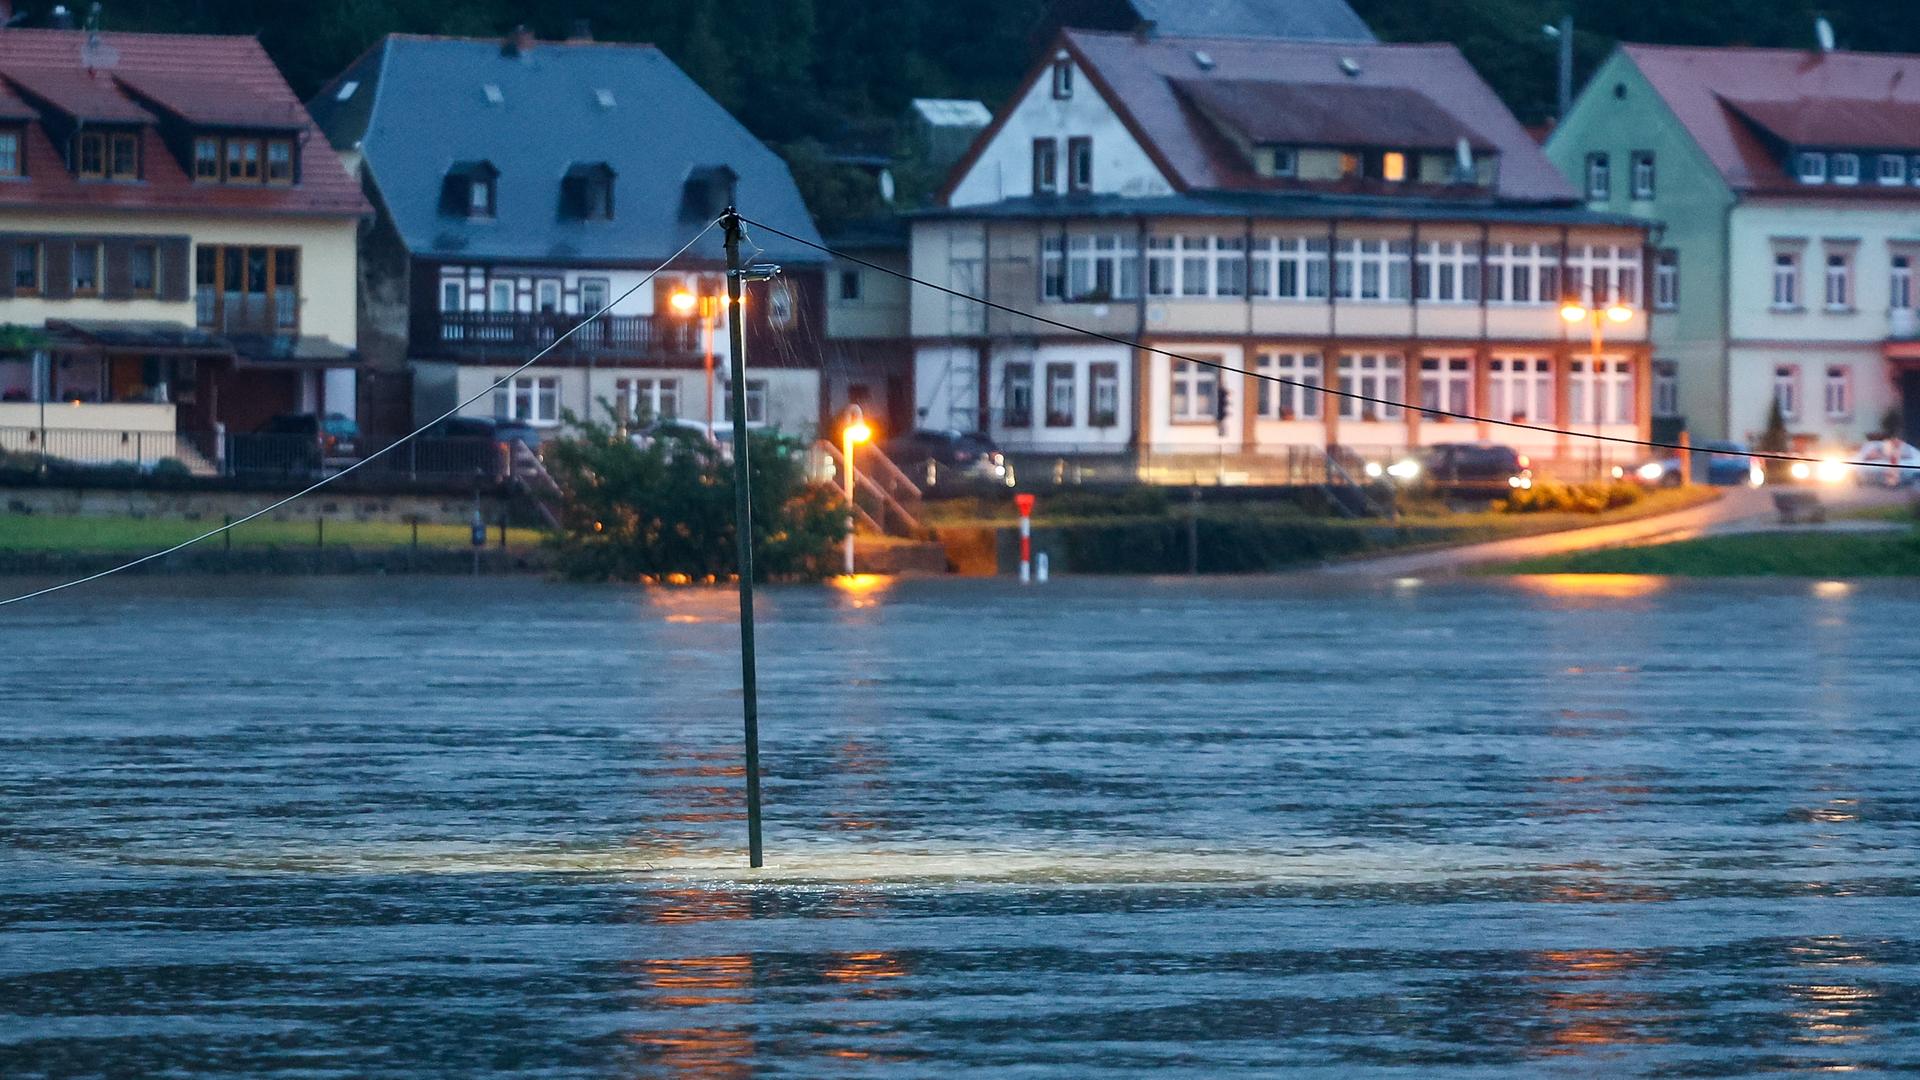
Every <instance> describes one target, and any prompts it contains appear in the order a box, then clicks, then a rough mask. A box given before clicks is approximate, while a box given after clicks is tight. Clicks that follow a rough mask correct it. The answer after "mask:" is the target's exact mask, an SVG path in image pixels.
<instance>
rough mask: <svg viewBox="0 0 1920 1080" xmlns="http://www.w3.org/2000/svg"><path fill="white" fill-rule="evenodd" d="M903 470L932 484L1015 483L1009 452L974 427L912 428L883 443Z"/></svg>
mask: <svg viewBox="0 0 1920 1080" xmlns="http://www.w3.org/2000/svg"><path fill="white" fill-rule="evenodd" d="M880 451H881V453H884V454H886V455H887V457H888V458H890V459H892V461H893V463H894V464H895V465H898V466H899V467H900V469H901V471H902V472H904V473H906V474H907V475H908V476H910V477H912V478H913V479H914V480H916V481H920V480H924V481H925V482H926V484H927V485H928V486H929V487H931V486H933V485H935V484H938V483H940V482H942V481H948V482H953V481H986V482H987V483H992V484H1007V485H1011V484H1012V483H1013V469H1012V467H1011V466H1010V465H1008V464H1007V458H1006V455H1004V454H1002V453H1001V452H1000V448H999V447H997V446H995V445H994V444H993V440H992V439H990V438H988V437H987V436H985V435H981V434H978V433H976V432H971V431H954V430H951V429H949V430H938V429H923V430H918V431H909V432H907V433H906V434H904V435H898V436H895V437H894V438H891V439H888V440H887V441H886V442H884V443H882V444H881V445H880Z"/></svg>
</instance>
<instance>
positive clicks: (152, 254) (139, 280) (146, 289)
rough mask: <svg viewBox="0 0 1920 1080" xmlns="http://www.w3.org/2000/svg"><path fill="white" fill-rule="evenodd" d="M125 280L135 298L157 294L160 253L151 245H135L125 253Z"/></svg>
mask: <svg viewBox="0 0 1920 1080" xmlns="http://www.w3.org/2000/svg"><path fill="white" fill-rule="evenodd" d="M127 279H128V283H129V284H130V285H131V286H132V288H133V294H134V295H135V296H152V295H154V294H155V293H157V292H159V291H160V289H159V285H160V251H159V249H158V248H156V247H154V246H153V245H152V244H135V245H133V247H132V248H131V249H129V250H128V252H127Z"/></svg>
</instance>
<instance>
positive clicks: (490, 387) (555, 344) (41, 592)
mask: <svg viewBox="0 0 1920 1080" xmlns="http://www.w3.org/2000/svg"><path fill="white" fill-rule="evenodd" d="M719 223H720V219H719V218H714V219H713V220H712V221H709V222H707V224H706V227H705V228H703V229H701V230H700V231H699V232H697V233H695V234H694V236H693V239H691V240H688V241H687V242H686V243H685V244H683V245H681V247H680V250H678V251H676V252H674V253H673V254H671V255H669V256H667V258H666V261H665V262H663V263H661V264H660V265H659V266H656V267H654V268H653V269H652V270H649V271H647V275H646V276H645V277H643V278H641V279H640V280H639V281H637V282H635V283H634V285H633V287H632V288H630V289H628V290H627V291H626V292H623V293H621V294H620V295H619V296H616V297H614V298H613V299H611V300H609V301H607V303H606V305H605V306H604V307H602V308H601V309H600V310H598V311H596V312H594V313H593V314H591V315H589V316H587V317H586V318H584V319H582V320H580V321H579V322H577V323H575V324H574V325H573V327H572V328H571V329H569V330H568V331H567V332H566V333H564V334H561V335H560V336H559V337H557V338H554V339H553V340H552V341H551V342H549V343H548V344H547V346H546V347H545V348H543V349H541V350H540V351H539V352H537V353H534V354H533V355H532V356H531V357H529V358H528V359H527V361H526V362H525V363H523V364H521V365H520V366H519V367H517V368H514V369H513V370H512V371H509V372H507V373H506V374H505V375H502V376H500V377H499V378H498V379H495V380H494V381H493V382H491V383H489V384H487V385H486V386H484V387H482V388H481V389H480V390H479V391H478V392H476V393H475V394H474V395H473V396H472V397H469V398H467V399H466V400H465V401H462V402H460V403H459V404H458V405H455V406H454V407H453V408H451V409H448V410H447V411H446V412H443V413H441V414H440V415H439V416H436V417H434V418H433V419H431V420H429V421H427V422H426V423H424V424H422V425H420V426H419V427H417V428H415V429H413V430H412V431H410V432H408V433H407V434H405V435H403V436H401V437H400V438H398V439H395V440H394V441H393V442H391V443H388V444H387V445H386V446H383V447H381V448H380V449H379V450H376V451H374V452H373V453H371V454H368V455H367V456H366V457H363V458H361V459H360V460H359V461H356V462H354V463H353V464H351V465H349V466H347V467H346V468H344V469H341V470H340V471H339V472H337V473H334V474H333V475H331V476H323V477H321V478H320V479H319V480H317V481H315V482H314V483H312V484H310V485H308V486H307V487H305V488H302V489H301V490H299V491H296V492H294V493H293V494H291V495H289V496H287V497H286V498H284V499H281V500H280V501H278V502H275V503H270V504H268V505H266V506H263V507H261V508H260V509H258V510H255V511H254V512H253V513H251V514H248V515H247V516H246V517H243V518H240V519H239V520H237V521H230V522H228V523H226V524H225V525H222V526H220V527H219V528H216V529H209V530H207V531H206V532H203V533H201V534H200V535H199V536H196V537H194V538H192V539H191V540H183V541H181V542H180V543H178V544H175V545H173V546H172V547H170V548H166V549H164V550H161V551H155V552H153V553H151V554H147V555H142V556H140V557H139V558H137V559H134V560H133V561H131V562H126V563H121V564H120V565H119V566H115V567H113V568H112V569H109V570H102V571H100V572H99V573H97V574H88V575H87V576H86V577H81V578H75V579H73V580H72V581H65V582H61V583H60V584H58V585H49V586H47V587H46V588H44V589H36V590H35V591H33V592H30V593H22V594H21V595H19V596H15V597H10V598H8V599H5V600H0V607H6V606H7V605H8V604H18V603H20V602H21V601H23V600H32V599H34V598H36V597H41V596H46V595H47V594H49V593H57V592H60V591H62V590H64V589H71V588H73V587H74V586H76V585H85V584H87V583H88V582H92V581H99V580H100V579H101V578H104V577H110V576H112V575H114V574H118V573H120V572H121V571H123V570H131V569H133V568H134V567H136V566H139V565H141V564H142V563H149V562H152V561H153V560H155V559H163V558H166V557H167V556H168V555H171V554H173V553H174V552H176V551H181V550H184V549H186V548H190V547H192V546H193V545H195V544H198V543H200V542H201V541H202V540H210V539H212V538H213V537H216V536H219V535H220V534H221V533H223V532H227V531H228V530H230V529H237V528H239V527H240V526H242V525H245V524H246V523H247V522H249V521H252V520H254V519H255V518H258V517H261V516H264V515H266V514H271V513H273V512H274V511H275V510H278V509H280V508H281V507H283V506H285V505H287V504H288V503H291V502H294V501H296V500H298V499H301V498H304V497H306V496H308V495H311V494H313V493H314V492H316V491H319V490H320V489H321V488H323V487H326V486H327V485H328V484H331V483H333V482H334V481H335V480H338V479H340V478H341V477H343V476H346V475H347V474H348V473H351V472H353V471H354V470H356V469H358V468H360V467H361V466H363V465H367V464H370V463H372V462H374V461H378V460H379V459H380V458H382V457H384V456H385V455H387V454H388V453H391V452H392V451H393V450H395V449H396V448H398V447H399V446H400V445H401V444H403V443H407V442H411V441H412V440H414V439H416V438H418V437H419V436H420V434H421V433H422V432H424V431H426V430H427V429H428V428H431V427H433V426H434V425H435V424H438V423H440V422H441V421H442V420H446V419H448V418H449V417H451V416H453V415H454V414H455V413H457V412H459V411H460V410H461V409H464V408H466V407H467V406H469V405H471V404H473V403H474V402H476V401H479V400H480V399H481V398H483V397H486V396H487V395H488V394H491V393H493V392H494V391H495V390H498V389H500V388H501V387H502V386H505V385H506V384H507V383H509V382H512V381H513V379H514V377H515V376H517V375H519V374H520V373H521V372H523V371H525V370H527V369H528V368H530V367H532V366H533V365H535V364H537V363H539V362H540V360H541V359H542V358H543V357H545V356H546V355H547V354H548V353H550V352H552V351H553V350H555V349H557V348H559V347H560V343H561V342H563V341H565V340H567V339H568V338H570V337H572V336H573V335H574V334H576V333H579V331H580V329H581V328H582V327H584V326H586V325H587V324H588V323H591V322H593V321H594V320H595V319H598V318H599V317H600V316H602V315H605V314H606V313H607V312H609V311H612V310H613V306H614V305H615V304H618V303H620V302H621V301H622V300H625V299H626V298H627V297H629V296H632V295H633V294H634V293H637V292H639V291H640V290H641V289H643V288H645V287H646V285H647V283H648V282H650V281H652V280H653V279H654V278H655V277H656V276H658V275H659V274H660V272H661V271H663V270H665V269H666V268H667V267H669V266H672V265H673V263H674V260H676V259H678V258H679V257H680V256H682V255H685V254H686V253H687V252H688V251H690V250H692V248H693V245H695V244H697V243H699V242H700V240H701V238H702V237H704V236H706V235H707V234H708V233H709V232H712V231H713V227H714V226H715V225H718V224H719Z"/></svg>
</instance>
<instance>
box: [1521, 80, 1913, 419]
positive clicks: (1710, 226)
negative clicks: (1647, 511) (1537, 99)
mask: <svg viewBox="0 0 1920 1080" xmlns="http://www.w3.org/2000/svg"><path fill="white" fill-rule="evenodd" d="M1547 152H1548V154H1549V155H1550V156H1551V157H1552V158H1553V160H1554V163H1555V164H1556V165H1557V166H1559V167H1560V168H1561V170H1562V171H1563V172H1565V173H1566V174H1567V175H1568V177H1569V178H1570V179H1572V180H1573V181H1574V182H1575V183H1577V184H1578V185H1579V186H1580V187H1581V189H1582V194H1583V195H1585V196H1586V197H1587V199H1588V205H1589V206H1590V207H1593V208H1595V209H1605V210H1608V211H1611V212H1616V213H1629V214H1633V215H1636V216H1639V217H1642V218H1645V219H1647V220H1648V221H1651V222H1657V223H1658V225H1657V232H1656V234H1655V236H1656V240H1655V246H1656V248H1657V252H1656V256H1655V260H1654V267H1653V271H1652V273H1653V277H1652V282H1653V299H1654V301H1655V303H1656V305H1657V306H1658V307H1660V308H1662V309H1663V311H1662V314H1661V316H1660V318H1659V319H1658V320H1657V321H1656V323H1655V327H1656V329H1655V336H1654V346H1655V351H1654V357H1655V369H1656V387H1657V389H1656V393H1655V395H1654V398H1655V411H1656V414H1657V416H1658V423H1659V425H1660V426H1661V427H1662V428H1663V429H1664V430H1678V429H1679V428H1682V427H1684V428H1686V429H1688V430H1690V431H1691V432H1692V433H1693V435H1694V437H1696V438H1732V439H1749V440H1750V439H1753V438H1755V437H1757V436H1758V435H1759V433H1760V432H1761V431H1763V430H1764V429H1765V428H1766V426H1767V423H1768V419H1769V415H1770V413H1771V411H1772V408H1773V405H1774V404H1775V403H1776V402H1778V404H1779V406H1780V411H1781V413H1782V416H1783V418H1784V419H1785V421H1786V423H1787V426H1788V428H1789V430H1790V431H1791V432H1792V433H1794V435H1795V436H1796V437H1797V439H1798V440H1799V441H1800V442H1802V443H1805V444H1832V445H1843V444H1848V443H1857V442H1858V441H1859V440H1861V439H1863V438H1865V437H1867V436H1869V435H1873V434H1878V433H1881V432H1883V431H1888V430H1891V431H1893V432H1895V433H1898V434H1902V435H1903V436H1904V437H1905V438H1907V439H1909V440H1913V439H1916V438H1920V326H1916V320H1915V315H1914V312H1915V307H1914V304H1915V296H1914V285H1913V273H1914V266H1915V263H1916V260H1920V229H1916V227H1915V221H1916V216H1915V215H1916V213H1917V212H1920V57H1915V56H1893V55H1876V54H1867V53H1855V52H1829V51H1817V50H1808V51H1801V50H1789V49H1700V48H1676V47H1666V46H1646V45H1628V46H1623V47H1622V48H1620V49H1619V50H1617V51H1616V52H1615V53H1614V54H1613V56H1612V57H1611V58H1609V59H1608V60H1607V62H1606V63H1605V64H1604V65H1602V67H1601V68H1600V69H1599V70H1598V71H1597V72H1595V74H1594V76H1593V79H1592V80H1591V82H1590V83H1589V84H1588V86H1587V87H1586V89H1585V90H1584V91H1583V93H1582V94H1581V95H1580V97H1579V99H1578V100H1577V101H1576V103H1575V105H1574V108H1573V110H1572V112H1571V113H1570V114H1569V115H1568V117H1567V120H1566V122H1565V123H1564V124H1562V125H1561V127H1560V128H1559V130H1558V131H1556V132H1555V133H1554V136H1553V138H1552V139H1551V141H1550V142H1549V143H1548V147H1547Z"/></svg>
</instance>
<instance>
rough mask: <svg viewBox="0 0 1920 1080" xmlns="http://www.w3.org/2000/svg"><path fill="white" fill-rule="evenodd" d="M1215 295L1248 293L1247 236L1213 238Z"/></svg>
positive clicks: (1241, 294)
mask: <svg viewBox="0 0 1920 1080" xmlns="http://www.w3.org/2000/svg"><path fill="white" fill-rule="evenodd" d="M1213 295H1215V296H1245V295H1247V238H1246V237H1244V236H1216V237H1214V238H1213Z"/></svg>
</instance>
